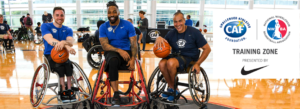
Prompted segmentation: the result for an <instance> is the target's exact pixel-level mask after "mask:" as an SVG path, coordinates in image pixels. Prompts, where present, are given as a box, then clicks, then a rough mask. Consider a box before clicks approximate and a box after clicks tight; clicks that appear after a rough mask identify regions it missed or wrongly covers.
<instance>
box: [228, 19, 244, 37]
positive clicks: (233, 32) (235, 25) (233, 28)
mask: <svg viewBox="0 0 300 109" xmlns="http://www.w3.org/2000/svg"><path fill="white" fill-rule="evenodd" d="M246 31H247V27H246V25H245V24H244V22H243V21H232V22H229V23H227V24H226V25H225V27H224V32H225V34H226V35H227V36H229V37H231V38H239V37H242V36H243V35H244V34H245V33H246Z"/></svg>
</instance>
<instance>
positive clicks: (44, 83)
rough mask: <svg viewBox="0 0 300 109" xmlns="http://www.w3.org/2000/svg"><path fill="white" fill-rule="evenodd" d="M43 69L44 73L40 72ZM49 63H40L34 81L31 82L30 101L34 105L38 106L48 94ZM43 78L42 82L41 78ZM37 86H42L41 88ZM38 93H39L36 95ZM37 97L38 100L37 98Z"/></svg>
mask: <svg viewBox="0 0 300 109" xmlns="http://www.w3.org/2000/svg"><path fill="white" fill-rule="evenodd" d="M40 71H42V73H40ZM48 71H49V70H48V69H47V65H46V64H42V65H40V66H39V67H38V68H37V70H36V71H35V73H34V76H33V79H32V83H31V88H30V89H31V90H30V103H31V104H32V106H33V107H38V106H39V105H40V104H41V102H42V101H43V99H44V97H45V95H46V89H47V85H48V77H49V75H48V74H49V73H48ZM41 79H42V80H43V81H42V82H40V80H41ZM37 87H40V88H39V89H38V88H37ZM34 94H37V95H34ZM35 99H36V100H35Z"/></svg>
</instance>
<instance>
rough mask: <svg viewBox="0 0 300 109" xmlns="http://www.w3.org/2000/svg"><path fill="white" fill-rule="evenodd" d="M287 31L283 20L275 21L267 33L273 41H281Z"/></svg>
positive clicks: (271, 22)
mask: <svg viewBox="0 0 300 109" xmlns="http://www.w3.org/2000/svg"><path fill="white" fill-rule="evenodd" d="M287 29H288V28H287V26H286V24H285V23H284V22H283V21H282V20H280V19H274V20H272V21H270V23H269V24H268V26H267V33H268V36H269V37H270V38H271V39H274V40H280V39H283V38H284V37H285V36H286V33H287Z"/></svg>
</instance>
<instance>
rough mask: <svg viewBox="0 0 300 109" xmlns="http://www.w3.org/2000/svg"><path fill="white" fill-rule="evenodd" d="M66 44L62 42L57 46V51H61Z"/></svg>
mask: <svg viewBox="0 0 300 109" xmlns="http://www.w3.org/2000/svg"><path fill="white" fill-rule="evenodd" d="M65 44H66V42H65V41H60V42H58V43H57V44H56V45H55V50H56V51H60V50H62V49H63V48H64V47H65Z"/></svg>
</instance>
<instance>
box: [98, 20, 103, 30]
mask: <svg viewBox="0 0 300 109" xmlns="http://www.w3.org/2000/svg"><path fill="white" fill-rule="evenodd" d="M103 23H105V21H103V20H99V21H98V22H97V27H98V29H99V28H100V26H101V25H102V24H103Z"/></svg>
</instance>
